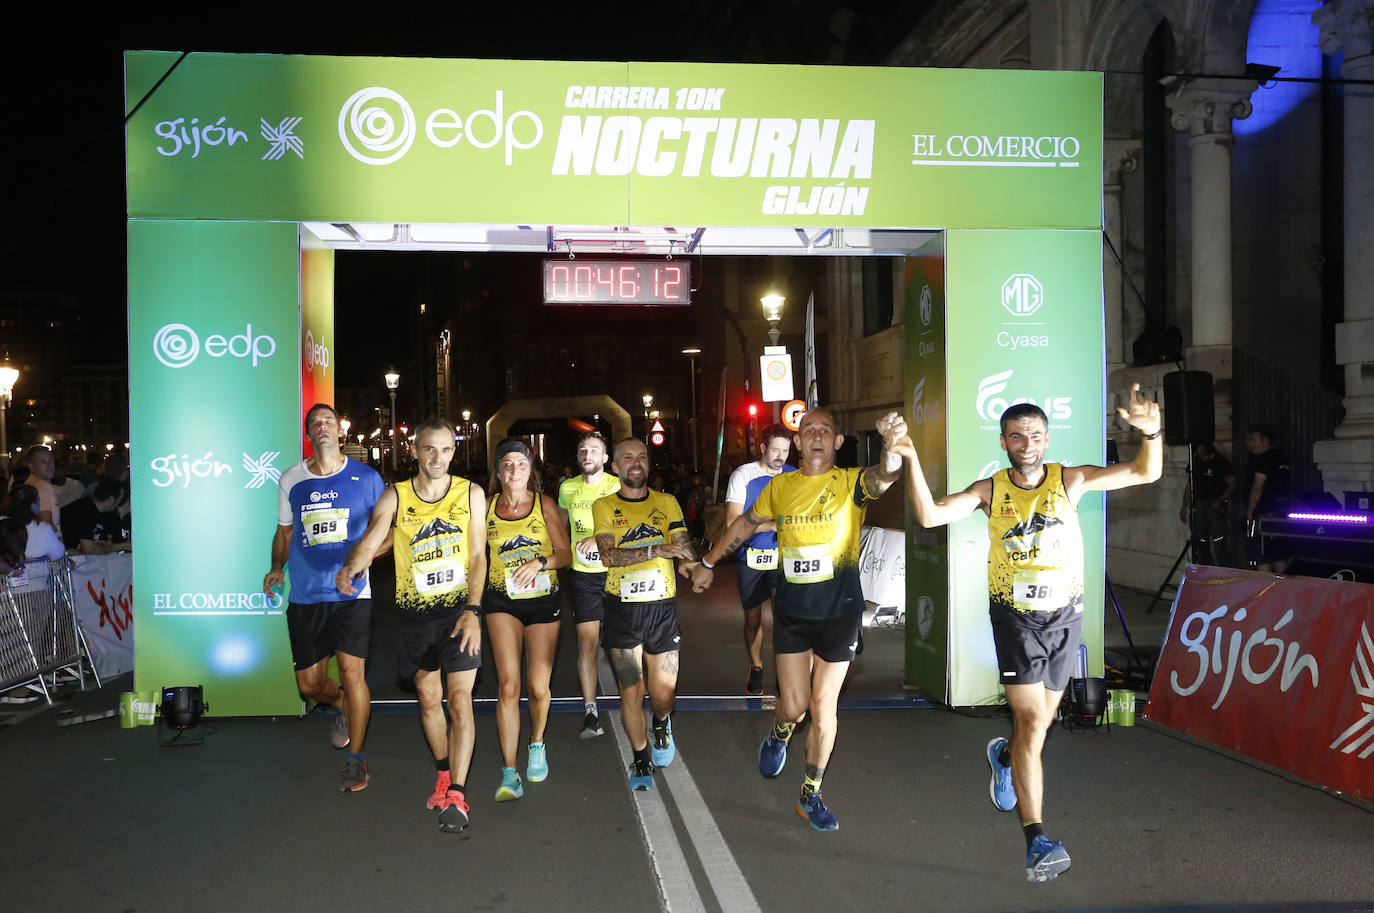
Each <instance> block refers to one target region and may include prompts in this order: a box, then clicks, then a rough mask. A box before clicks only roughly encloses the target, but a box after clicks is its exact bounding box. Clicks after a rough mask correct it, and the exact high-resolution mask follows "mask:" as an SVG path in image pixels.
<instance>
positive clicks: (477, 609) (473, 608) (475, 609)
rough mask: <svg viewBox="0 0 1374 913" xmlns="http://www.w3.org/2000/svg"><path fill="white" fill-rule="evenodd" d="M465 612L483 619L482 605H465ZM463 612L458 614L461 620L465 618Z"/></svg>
mask: <svg viewBox="0 0 1374 913" xmlns="http://www.w3.org/2000/svg"><path fill="white" fill-rule="evenodd" d="M463 612H471V613H472V614H474V615H476V616H477V617H478V618H481V617H482V606H481V604H480V603H479V604H478V605H465V606H463ZM463 612H459V613H458V617H459V618H462V617H463Z"/></svg>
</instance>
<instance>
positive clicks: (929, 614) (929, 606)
mask: <svg viewBox="0 0 1374 913" xmlns="http://www.w3.org/2000/svg"><path fill="white" fill-rule="evenodd" d="M934 625H935V600H933V599H931V598H930V597H929V596H922V597H921V598H919V599H917V600H916V633H918V634H919V635H920V636H921V640H930V629H931V628H932V627H934Z"/></svg>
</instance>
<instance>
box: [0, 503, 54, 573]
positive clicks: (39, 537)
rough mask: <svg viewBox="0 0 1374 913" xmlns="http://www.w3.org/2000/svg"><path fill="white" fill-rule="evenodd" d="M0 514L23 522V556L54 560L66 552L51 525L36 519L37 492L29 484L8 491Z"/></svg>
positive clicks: (0, 507) (0, 506) (0, 508)
mask: <svg viewBox="0 0 1374 913" xmlns="http://www.w3.org/2000/svg"><path fill="white" fill-rule="evenodd" d="M0 516H5V517H9V518H10V519H12V520H16V521H18V522H19V523H22V524H24V528H25V531H26V533H27V536H28V544H27V546H26V547H25V549H24V557H25V558H30V559H35V558H41V559H45V560H49V561H51V560H55V559H57V558H61V557H62V556H63V555H65V554H66V553H67V549H66V547H65V546H63V545H62V540H61V539H59V538H57V533H55V532H53V529H52V527H51V526H49V525H48V524H46V523H42V522H39V520H38V492H36V491H34V490H33V487H32V486H30V485H20V486H19V487H17V488H15V489H14V491H12V492H10V494H9V497H8V498H6V499H5V503H4V504H3V505H0Z"/></svg>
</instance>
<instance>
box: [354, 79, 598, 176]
mask: <svg viewBox="0 0 1374 913" xmlns="http://www.w3.org/2000/svg"><path fill="white" fill-rule="evenodd" d="M505 103H506V101H505V92H503V91H502V90H500V89H497V90H496V100H495V104H493V105H492V107H491V108H478V109H476V110H474V111H471V112H469V113H468V114H467V115H466V116H464V115H463V114H462V113H460V112H459V111H457V110H455V109H453V108H435V109H434V110H433V111H431V112H429V114H428V115H427V116H426V117H425V125H424V134H425V138H426V139H427V140H429V142H430V144H431V145H433V146H435V147H436V148H439V149H451V148H452V147H454V146H457V145H458V144H459V143H461V142H463V140H467V142H468V145H470V146H472V147H474V148H476V149H490V148H492V147H493V146H496V145H497V144H498V143H499V144H501V145H502V148H503V149H504V151H505V156H506V166H507V167H510V166H511V165H512V164H513V163H514V155H515V151H516V150H517V149H519V150H526V149H533V148H534V147H535V146H538V145H539V141H540V140H542V139H543V138H544V122H543V121H542V120H540V119H539V115H537V114H535V113H534V112H533V111H523V110H522V111H513V112H511V114H510V116H508V117H507V116H505ZM596 120H598V121H599V120H600V118H596ZM417 135H418V129H417V121H416V119H415V111H414V109H412V108H411V106H410V102H408V101H406V100H405V98H404V97H402V96H401V94H400V93H398V92H394V91H392V90H391V89H388V88H385V87H383V86H369V87H368V88H366V89H359V90H358V91H357V92H354V93H353V94H352V95H351V96H349V98H348V100H347V101H345V102H344V103H343V107H342V108H340V109H339V141H340V142H341V143H343V147H344V151H346V152H347V153H348V154H349V155H351V156H353V157H354V158H355V159H357V160H358V161H360V162H362V163H363V164H364V165H390V164H391V163H392V162H397V161H400V160H401V159H402V158H403V157H404V156H405V154H406V153H407V152H409V151H410V147H411V146H412V145H414V143H415V138H416V136H417Z"/></svg>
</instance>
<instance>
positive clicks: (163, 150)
mask: <svg viewBox="0 0 1374 913" xmlns="http://www.w3.org/2000/svg"><path fill="white" fill-rule="evenodd" d="M228 119H229V118H228V116H227V115H225V116H222V117H220V119H219V120H216V121H214V122H213V123H206V124H202V123H201V122H200V118H198V117H193V118H191V119H190V120H189V121H187V119H186V118H185V117H178V118H176V119H175V120H164V121H162V122H161V123H159V124H157V125H155V126H154V127H153V133H155V134H157V136H158V139H159V142H158V143H156V144H155V146H154V148H155V149H157V151H158V154H159V155H164V156H166V157H168V158H172V157H174V156H178V155H181V153H183V152H185V151H187V150H189V151H190V153H191V158H199V157H200V153H201V152H202V151H203V150H204V149H205V148H207V147H209V148H214V147H216V146H235V145H237V144H239V143H246V142H248V134H247V133H245V132H243V131H242V130H238V129H235V128H234V126H233V125H232V124H229V123H227V121H228Z"/></svg>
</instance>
